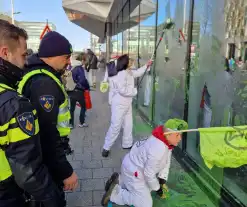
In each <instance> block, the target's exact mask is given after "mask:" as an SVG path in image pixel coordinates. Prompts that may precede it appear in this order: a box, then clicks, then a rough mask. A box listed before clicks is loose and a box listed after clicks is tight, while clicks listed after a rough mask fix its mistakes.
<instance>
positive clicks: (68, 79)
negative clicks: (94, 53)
mask: <svg viewBox="0 0 247 207" xmlns="http://www.w3.org/2000/svg"><path fill="white" fill-rule="evenodd" d="M74 68H75V67H73V68H72V69H71V70H67V71H66V72H65V74H64V79H65V89H66V91H73V90H74V89H75V86H76V83H75V81H74V79H73V76H72V70H73V69H74Z"/></svg>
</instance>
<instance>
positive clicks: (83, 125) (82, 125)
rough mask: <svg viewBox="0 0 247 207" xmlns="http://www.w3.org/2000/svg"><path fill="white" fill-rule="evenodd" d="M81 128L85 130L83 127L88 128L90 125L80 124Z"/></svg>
mask: <svg viewBox="0 0 247 207" xmlns="http://www.w3.org/2000/svg"><path fill="white" fill-rule="evenodd" d="M78 126H79V127H81V128H83V127H88V124H86V123H83V124H78Z"/></svg>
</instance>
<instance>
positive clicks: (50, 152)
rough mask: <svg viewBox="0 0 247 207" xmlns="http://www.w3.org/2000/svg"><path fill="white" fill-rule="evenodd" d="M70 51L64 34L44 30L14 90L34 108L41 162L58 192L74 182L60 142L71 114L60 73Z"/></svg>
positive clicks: (75, 180)
mask: <svg viewBox="0 0 247 207" xmlns="http://www.w3.org/2000/svg"><path fill="white" fill-rule="evenodd" d="M71 53H72V48H71V44H70V43H69V41H68V40H67V39H66V38H65V37H64V36H62V35H61V34H59V33H57V32H53V31H52V32H49V33H47V34H46V35H45V36H44V38H43V39H42V40H41V43H40V47H39V52H38V54H34V55H33V56H32V57H30V58H29V60H28V65H27V71H26V73H25V74H24V76H23V78H22V80H21V81H20V83H19V87H18V92H20V93H22V94H24V95H25V96H26V97H27V98H29V99H30V101H31V103H32V104H33V105H34V106H35V108H36V109H37V114H38V117H39V124H40V137H41V146H42V151H43V157H44V162H45V164H46V166H47V167H48V169H49V171H50V173H51V174H52V177H53V179H54V180H55V182H56V184H57V186H58V187H59V188H60V190H61V193H63V190H74V189H75V188H76V187H77V185H78V180H77V175H76V174H75V173H74V171H73V169H72V167H71V165H70V163H69V162H68V161H67V158H66V155H65V152H64V146H63V142H62V139H64V138H66V137H68V136H69V134H70V126H69V122H70V118H71V116H70V111H69V100H68V95H67V93H66V91H65V88H64V86H63V84H62V80H61V75H62V74H63V73H64V72H65V69H66V68H67V66H68V64H70V56H71ZM64 200H65V199H64ZM65 205H66V201H64V206H65Z"/></svg>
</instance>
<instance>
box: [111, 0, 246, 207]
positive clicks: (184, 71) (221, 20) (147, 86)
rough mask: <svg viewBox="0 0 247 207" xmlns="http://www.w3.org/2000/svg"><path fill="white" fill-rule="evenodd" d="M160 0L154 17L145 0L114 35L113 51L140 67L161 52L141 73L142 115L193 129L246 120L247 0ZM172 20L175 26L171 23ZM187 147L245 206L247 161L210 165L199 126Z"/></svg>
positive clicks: (183, 147) (155, 3)
mask: <svg viewBox="0 0 247 207" xmlns="http://www.w3.org/2000/svg"><path fill="white" fill-rule="evenodd" d="M129 2H130V1H129ZM150 2H151V1H150ZM129 4H130V3H126V5H125V7H126V8H123V10H122V11H120V13H119V16H118V19H117V20H116V21H115V23H114V24H113V29H114V27H118V26H119V24H121V23H122V24H126V20H123V19H122V15H121V12H123V11H125V12H126V11H127V12H128V11H129V10H128V9H129ZM152 4H153V6H154V8H155V12H153V13H152V14H151V15H149V17H148V18H145V17H144V19H145V20H143V19H142V17H141V15H140V14H142V9H144V8H143V6H142V5H140V6H138V7H137V9H136V10H137V11H138V13H139V18H138V17H135V18H136V21H137V23H138V24H137V25H135V26H134V27H131V25H129V26H130V28H129V29H128V30H125V31H122V32H121V33H119V34H116V35H115V36H113V37H112V45H113V47H112V53H116V54H118V55H121V54H129V56H130V57H132V58H133V59H134V60H136V62H135V65H136V67H140V66H142V65H144V64H145V63H146V62H147V61H148V60H149V59H150V58H151V57H152V55H153V53H154V52H155V56H154V64H153V67H152V70H151V72H150V73H147V74H146V75H145V76H144V78H143V80H142V79H141V78H140V79H139V80H138V83H139V84H141V85H140V90H139V92H138V97H137V103H138V104H137V108H138V110H139V111H140V112H141V114H142V115H143V116H144V117H145V118H146V119H148V120H149V122H150V123H152V124H153V125H158V124H163V123H164V122H165V121H166V120H167V119H169V118H180V119H184V120H187V121H188V124H189V128H191V129H194V128H200V127H222V126H239V125H246V122H247V110H246V107H247V105H246V98H247V93H246V91H247V86H246V83H247V81H246V80H247V72H246V71H247V67H246V66H247V62H246V61H247V0H234V1H232V0H217V1H215V0H153V1H152ZM136 10H135V11H136ZM130 16H131V14H130ZM129 19H130V18H129ZM168 19H171V21H172V23H174V25H173V26H172V27H171V28H169V29H165V30H164V25H165V23H166V21H167V20H168ZM132 21H133V19H132ZM127 24H128V23H127ZM163 31H164V36H162V40H161V42H160V44H159V46H158V48H157V49H155V48H156V45H157V44H158V42H159V40H160V39H161V38H160V37H161V34H162V33H163ZM215 139H217V137H215ZM179 149H180V151H181V152H182V153H184V155H186V157H188V158H189V159H190V160H191V162H193V163H195V166H196V167H195V170H194V171H195V172H194V173H197V174H198V175H200V173H203V174H206V175H209V176H210V179H212V180H213V181H214V183H217V185H215V186H220V189H216V188H217V187H215V186H214V184H213V183H208V185H212V186H211V187H212V188H215V189H214V190H216V191H217V193H218V194H219V195H220V196H219V197H221V195H222V192H223V190H224V192H227V193H228V195H230V197H231V198H232V199H233V200H235V202H236V203H238V205H239V206H247V165H244V166H242V167H239V168H234V169H233V168H223V169H222V168H217V167H214V168H213V169H211V170H209V169H208V168H207V167H206V166H205V164H204V161H203V159H202V157H201V154H200V135H199V133H193V132H192V133H188V134H187V135H186V136H185V137H184V139H183V140H182V142H181V144H180V145H179ZM202 177H203V176H202ZM202 179H203V178H202ZM208 182H209V181H208ZM210 182H211V181H210ZM217 206H220V205H217Z"/></svg>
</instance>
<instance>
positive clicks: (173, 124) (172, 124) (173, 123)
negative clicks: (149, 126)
mask: <svg viewBox="0 0 247 207" xmlns="http://www.w3.org/2000/svg"><path fill="white" fill-rule="evenodd" d="M164 126H165V127H166V128H169V129H173V130H186V129H188V124H187V122H186V121H184V120H181V119H169V120H168V121H167V122H166V123H165V124H164Z"/></svg>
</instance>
